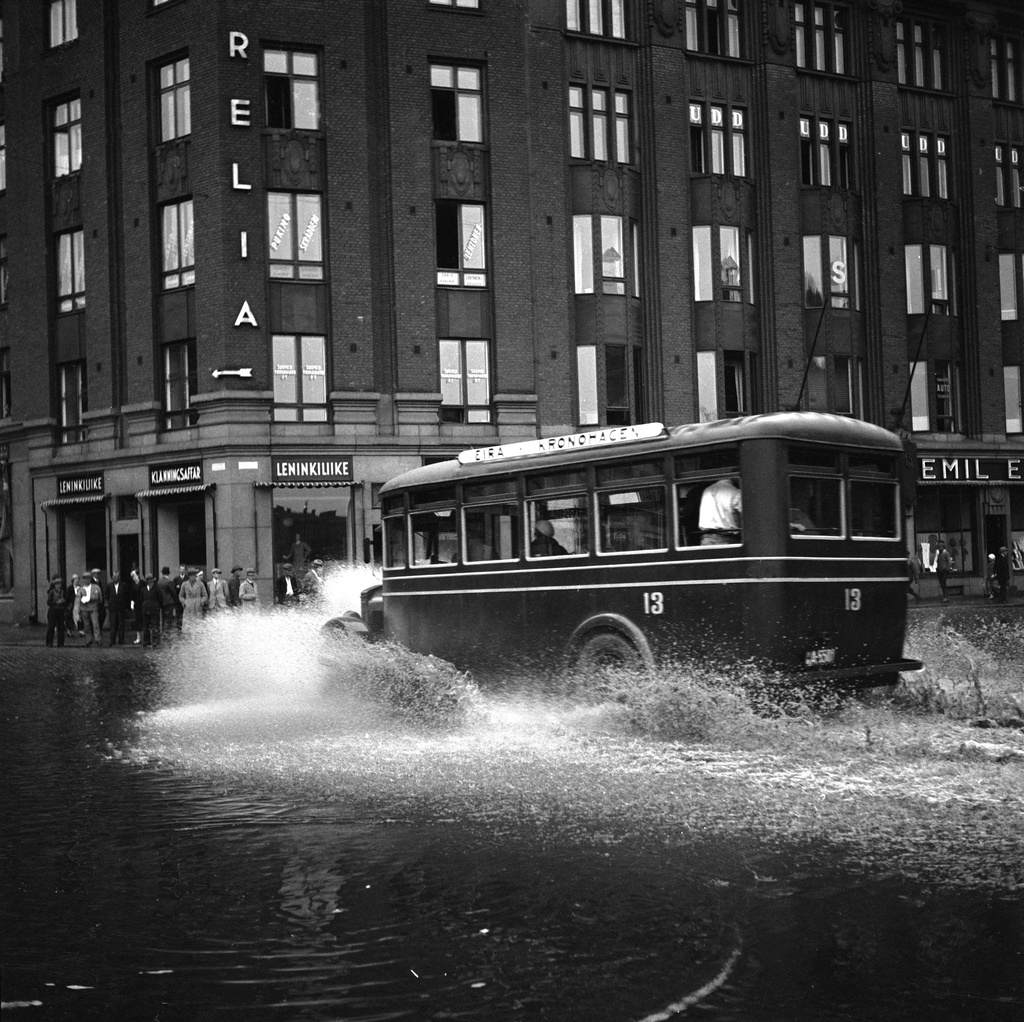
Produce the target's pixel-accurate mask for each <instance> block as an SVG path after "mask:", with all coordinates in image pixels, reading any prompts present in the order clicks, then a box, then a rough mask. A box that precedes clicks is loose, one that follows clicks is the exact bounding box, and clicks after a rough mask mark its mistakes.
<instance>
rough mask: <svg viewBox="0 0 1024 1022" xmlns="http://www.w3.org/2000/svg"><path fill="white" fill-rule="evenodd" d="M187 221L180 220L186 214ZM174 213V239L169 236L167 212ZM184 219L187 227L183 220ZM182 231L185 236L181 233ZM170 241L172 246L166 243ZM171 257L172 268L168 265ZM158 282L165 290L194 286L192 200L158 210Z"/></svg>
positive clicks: (184, 200) (173, 203)
mask: <svg viewBox="0 0 1024 1022" xmlns="http://www.w3.org/2000/svg"><path fill="white" fill-rule="evenodd" d="M186 207H187V213H188V216H187V218H183V217H182V213H183V212H185V211H186ZM172 210H173V211H174V224H173V239H171V238H169V237H168V227H169V226H172V225H169V224H168V217H167V215H168V213H169V212H170V211H172ZM186 219H187V227H186V226H185V220H186ZM183 232H184V233H183ZM172 240H173V244H171V245H169V242H170V241H172ZM172 255H173V258H174V265H173V266H169V265H168V258H169V257H170V256H172ZM160 282H161V289H162V290H164V291H174V290H178V289H179V288H184V287H193V286H194V285H195V282H196V252H195V213H194V209H193V205H192V199H191V198H188V199H180V200H178V201H177V202H168V203H165V204H164V205H163V206H161V207H160Z"/></svg>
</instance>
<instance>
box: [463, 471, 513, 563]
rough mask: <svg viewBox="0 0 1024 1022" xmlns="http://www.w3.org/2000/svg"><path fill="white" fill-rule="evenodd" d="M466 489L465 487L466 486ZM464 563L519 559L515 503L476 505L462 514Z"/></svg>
mask: <svg viewBox="0 0 1024 1022" xmlns="http://www.w3.org/2000/svg"><path fill="white" fill-rule="evenodd" d="M467 489H468V487H467ZM463 516H464V518H463V520H464V522H465V525H466V560H467V561H514V560H516V559H517V558H518V557H519V536H520V527H519V504H518V503H516V504H478V505H474V506H472V507H467V508H465V510H464V511H463Z"/></svg>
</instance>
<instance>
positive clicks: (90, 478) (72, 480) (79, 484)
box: [57, 472, 103, 497]
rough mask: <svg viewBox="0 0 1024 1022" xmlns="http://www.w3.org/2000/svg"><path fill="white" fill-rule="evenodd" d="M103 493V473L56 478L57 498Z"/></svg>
mask: <svg viewBox="0 0 1024 1022" xmlns="http://www.w3.org/2000/svg"><path fill="white" fill-rule="evenodd" d="M91 493H103V473H102V472H90V473H89V475H84V476H57V496H58V497H79V496H83V495H84V496H88V495H89V494H91Z"/></svg>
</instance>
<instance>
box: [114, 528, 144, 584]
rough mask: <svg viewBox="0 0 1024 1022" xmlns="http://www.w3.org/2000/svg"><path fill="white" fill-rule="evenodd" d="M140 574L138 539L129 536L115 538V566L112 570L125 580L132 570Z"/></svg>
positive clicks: (135, 536) (133, 535) (131, 535)
mask: <svg viewBox="0 0 1024 1022" xmlns="http://www.w3.org/2000/svg"><path fill="white" fill-rule="evenodd" d="M133 569H134V570H135V571H139V572H141V566H140V564H139V537H138V536H137V535H135V534H134V533H133V534H130V535H127V536H118V537H117V564H115V565H114V570H115V571H119V572H120V573H121V578H123V579H127V578H128V575H129V573H130V572H131V571H132V570H133Z"/></svg>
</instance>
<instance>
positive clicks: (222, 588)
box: [207, 568, 230, 614]
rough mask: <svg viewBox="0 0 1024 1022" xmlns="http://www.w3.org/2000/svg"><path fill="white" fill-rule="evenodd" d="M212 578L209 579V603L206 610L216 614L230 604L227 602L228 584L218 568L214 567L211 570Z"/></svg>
mask: <svg viewBox="0 0 1024 1022" xmlns="http://www.w3.org/2000/svg"><path fill="white" fill-rule="evenodd" d="M211 575H212V578H211V579H210V585H209V587H208V588H209V590H210V604H209V607H208V608H207V610H208V611H209V613H211V614H217V613H219V612H220V611H222V610H227V609H228V607H229V606H230V604H229V603H228V584H227V582H225V581H224V572H222V571H221V570H220V568H214V569H213V571H212V572H211Z"/></svg>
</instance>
